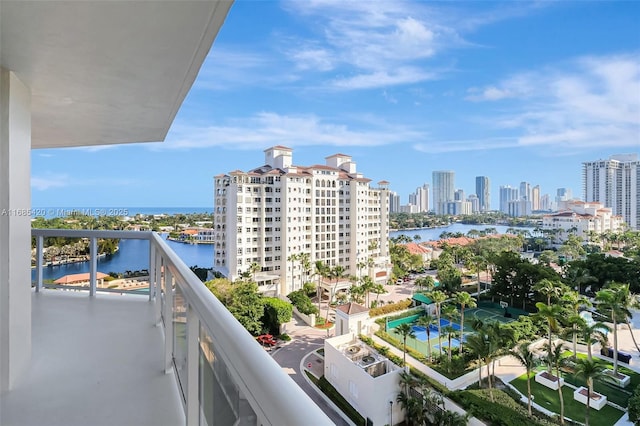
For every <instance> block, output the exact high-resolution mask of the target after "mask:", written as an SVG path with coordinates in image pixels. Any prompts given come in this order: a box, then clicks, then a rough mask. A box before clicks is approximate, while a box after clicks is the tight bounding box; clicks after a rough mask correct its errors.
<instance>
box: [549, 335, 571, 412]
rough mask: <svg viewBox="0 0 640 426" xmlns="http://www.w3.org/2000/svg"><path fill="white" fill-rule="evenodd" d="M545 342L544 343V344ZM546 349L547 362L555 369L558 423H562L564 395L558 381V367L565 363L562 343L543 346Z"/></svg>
mask: <svg viewBox="0 0 640 426" xmlns="http://www.w3.org/2000/svg"><path fill="white" fill-rule="evenodd" d="M546 345H547V344H546V343H545V346H546ZM545 350H546V351H547V362H548V364H549V365H552V366H553V367H554V368H555V370H556V377H557V378H558V400H559V401H560V424H561V425H564V395H563V393H562V383H561V382H560V377H562V376H561V375H560V368H561V367H563V366H564V365H565V364H566V359H565V356H564V351H565V347H564V345H562V344H560V345H555V346H553V347H545Z"/></svg>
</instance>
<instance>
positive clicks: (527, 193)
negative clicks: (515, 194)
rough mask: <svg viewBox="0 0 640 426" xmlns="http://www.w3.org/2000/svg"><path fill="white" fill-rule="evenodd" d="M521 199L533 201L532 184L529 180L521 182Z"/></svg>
mask: <svg viewBox="0 0 640 426" xmlns="http://www.w3.org/2000/svg"><path fill="white" fill-rule="evenodd" d="M520 199H521V200H527V201H531V184H530V183H529V182H520Z"/></svg>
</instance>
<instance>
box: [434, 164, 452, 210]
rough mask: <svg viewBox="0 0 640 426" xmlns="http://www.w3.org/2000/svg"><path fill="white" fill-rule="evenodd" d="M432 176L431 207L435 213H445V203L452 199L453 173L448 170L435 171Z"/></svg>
mask: <svg viewBox="0 0 640 426" xmlns="http://www.w3.org/2000/svg"><path fill="white" fill-rule="evenodd" d="M432 177H433V209H434V210H435V212H436V214H447V203H448V202H450V201H453V194H454V191H455V173H454V172H452V171H450V170H440V171H435V172H433V174H432Z"/></svg>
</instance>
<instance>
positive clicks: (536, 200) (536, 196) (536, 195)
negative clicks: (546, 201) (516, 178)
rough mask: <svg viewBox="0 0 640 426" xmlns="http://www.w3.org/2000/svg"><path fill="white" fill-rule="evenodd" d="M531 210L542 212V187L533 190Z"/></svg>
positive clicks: (535, 187)
mask: <svg viewBox="0 0 640 426" xmlns="http://www.w3.org/2000/svg"><path fill="white" fill-rule="evenodd" d="M531 210H533V211H536V210H540V185H536V186H534V187H533V188H531Z"/></svg>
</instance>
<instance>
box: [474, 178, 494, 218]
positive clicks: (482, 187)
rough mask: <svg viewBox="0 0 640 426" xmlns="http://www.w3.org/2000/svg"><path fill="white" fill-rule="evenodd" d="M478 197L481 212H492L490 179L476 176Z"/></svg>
mask: <svg viewBox="0 0 640 426" xmlns="http://www.w3.org/2000/svg"><path fill="white" fill-rule="evenodd" d="M476 195H477V196H478V200H479V202H480V211H481V212H487V211H489V210H491V206H490V204H491V192H490V191H489V178H488V177H486V176H476Z"/></svg>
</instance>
